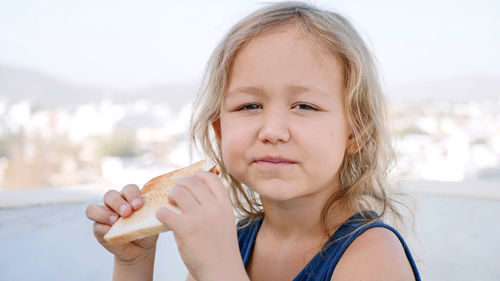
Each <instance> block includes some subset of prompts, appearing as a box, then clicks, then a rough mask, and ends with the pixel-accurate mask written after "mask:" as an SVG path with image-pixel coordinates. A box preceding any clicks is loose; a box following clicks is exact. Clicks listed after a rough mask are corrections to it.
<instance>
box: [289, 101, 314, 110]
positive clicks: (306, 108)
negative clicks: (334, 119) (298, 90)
mask: <svg viewBox="0 0 500 281" xmlns="http://www.w3.org/2000/svg"><path fill="white" fill-rule="evenodd" d="M293 108H297V109H303V110H314V111H317V110H318V109H317V108H314V107H312V106H310V105H308V104H305V103H299V104H297V105H295V106H294V107H293Z"/></svg>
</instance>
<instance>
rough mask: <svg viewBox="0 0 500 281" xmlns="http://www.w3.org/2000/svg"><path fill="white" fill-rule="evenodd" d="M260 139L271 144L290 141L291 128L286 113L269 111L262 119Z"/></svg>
mask: <svg viewBox="0 0 500 281" xmlns="http://www.w3.org/2000/svg"><path fill="white" fill-rule="evenodd" d="M259 140H260V141H261V142H263V143H271V144H276V143H278V142H288V141H289V140H290V130H289V128H288V122H287V117H286V113H278V112H267V113H266V114H265V117H264V118H263V120H262V125H261V128H260V131H259Z"/></svg>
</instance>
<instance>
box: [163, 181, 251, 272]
mask: <svg viewBox="0 0 500 281" xmlns="http://www.w3.org/2000/svg"><path fill="white" fill-rule="evenodd" d="M168 197H169V201H170V203H171V204H172V205H175V206H177V207H179V208H180V210H181V211H182V214H178V213H176V212H174V211H172V210H171V209H168V208H160V209H159V210H158V211H157V212H156V217H157V218H158V220H160V221H161V222H162V223H163V224H165V225H166V226H167V227H169V228H171V229H172V230H173V232H174V237H175V240H176V242H177V247H178V248H179V253H180V255H181V257H182V259H183V261H184V263H185V264H186V267H187V269H188V270H189V273H190V274H191V275H192V276H193V277H194V278H195V279H196V280H198V281H201V280H237V279H234V278H233V277H234V276H236V274H233V273H234V272H235V271H236V272H237V274H245V268H244V266H243V261H242V259H241V255H240V251H239V246H238V238H237V233H236V224H235V217H234V213H233V207H232V205H231V202H230V200H229V196H228V194H227V191H226V188H225V186H224V185H223V183H222V181H221V180H220V178H219V177H218V176H216V175H215V174H212V173H209V172H199V173H197V174H196V175H194V176H192V177H185V178H182V179H180V180H179V181H178V182H177V184H176V186H175V187H174V188H173V189H172V190H171V191H170V192H169V193H168ZM240 276H242V275H240ZM245 276H246V275H245ZM226 277H227V278H226Z"/></svg>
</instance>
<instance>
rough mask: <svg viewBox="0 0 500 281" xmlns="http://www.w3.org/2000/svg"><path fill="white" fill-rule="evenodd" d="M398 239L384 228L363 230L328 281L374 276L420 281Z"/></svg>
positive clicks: (396, 234) (388, 228) (348, 248)
mask: <svg viewBox="0 0 500 281" xmlns="http://www.w3.org/2000/svg"><path fill="white" fill-rule="evenodd" d="M401 239H402V238H401V237H400V236H399V233H397V232H395V230H394V229H392V228H391V227H385V225H379V226H374V227H371V228H368V229H366V230H365V231H363V232H362V233H361V234H359V235H358V236H357V237H356V238H355V239H353V240H352V242H351V243H350V244H349V246H348V247H347V248H346V249H345V252H344V253H343V254H342V256H341V258H340V259H339V261H338V263H337V266H336V268H335V271H334V273H333V275H332V279H331V280H368V279H369V280H374V279H373V278H374V277H375V276H379V277H380V278H381V279H380V280H382V279H383V280H419V277H417V276H418V273H416V272H415V270H416V267H414V264H413V258H411V256H408V253H407V247H406V245H405V243H404V241H402V240H401ZM402 242H403V243H402ZM360 263H362V264H363V266H360ZM382 276H383V277H382Z"/></svg>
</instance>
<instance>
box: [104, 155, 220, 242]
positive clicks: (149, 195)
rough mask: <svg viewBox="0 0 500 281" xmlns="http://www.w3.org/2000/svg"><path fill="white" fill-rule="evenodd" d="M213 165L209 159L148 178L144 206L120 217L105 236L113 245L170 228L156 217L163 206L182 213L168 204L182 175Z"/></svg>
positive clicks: (143, 192)
mask: <svg viewBox="0 0 500 281" xmlns="http://www.w3.org/2000/svg"><path fill="white" fill-rule="evenodd" d="M211 167H212V166H211V165H209V163H208V162H207V161H205V160H202V161H199V162H197V163H194V164H193V165H191V166H188V167H185V168H182V169H179V170H175V171H173V172H170V173H168V174H164V175H161V176H158V177H155V178H153V179H151V180H150V181H148V182H147V183H146V184H145V185H144V186H143V187H142V190H141V193H142V200H143V205H142V207H141V208H140V209H139V210H137V211H135V212H133V213H132V215H131V216H129V217H126V218H124V217H121V218H119V219H118V220H117V221H116V222H115V223H114V224H113V226H112V227H111V229H110V230H109V231H108V233H106V235H104V239H105V240H106V241H107V242H109V243H112V244H115V243H116V244H121V243H127V242H130V241H133V240H137V239H141V238H144V237H148V236H151V235H154V234H158V233H160V232H165V231H168V230H170V229H168V228H167V227H166V226H165V225H164V224H162V223H161V222H160V221H159V220H158V219H157V218H156V216H155V214H156V211H157V210H158V209H159V208H160V207H167V208H170V209H172V210H173V211H175V212H177V213H179V214H180V213H181V211H180V209H179V208H177V207H175V206H172V205H170V204H169V203H168V196H167V194H168V192H169V191H170V190H171V189H172V188H173V187H174V185H175V183H176V182H177V181H178V180H179V179H180V178H183V177H188V176H192V175H194V174H195V173H196V172H198V171H208V170H209V169H210V168H211ZM212 169H213V168H212Z"/></svg>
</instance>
